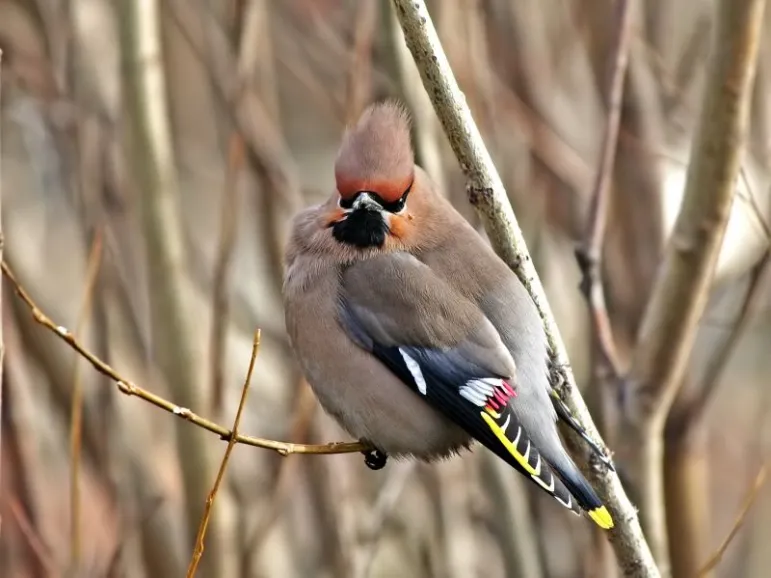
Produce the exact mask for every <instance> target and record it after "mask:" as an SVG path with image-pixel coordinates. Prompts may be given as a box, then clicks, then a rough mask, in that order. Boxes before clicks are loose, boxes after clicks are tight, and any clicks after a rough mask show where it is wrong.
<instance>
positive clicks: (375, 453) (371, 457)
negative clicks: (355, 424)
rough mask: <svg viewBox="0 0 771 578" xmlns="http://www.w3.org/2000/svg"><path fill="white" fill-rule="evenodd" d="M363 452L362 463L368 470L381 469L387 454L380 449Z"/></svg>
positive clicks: (386, 459)
mask: <svg viewBox="0 0 771 578" xmlns="http://www.w3.org/2000/svg"><path fill="white" fill-rule="evenodd" d="M361 453H362V454H364V463H365V464H366V466H367V467H368V468H369V469H370V470H382V469H383V468H384V467H385V465H386V462H387V461H388V454H387V453H385V452H382V451H380V450H367V451H365V452H361Z"/></svg>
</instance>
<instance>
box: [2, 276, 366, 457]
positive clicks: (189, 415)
mask: <svg viewBox="0 0 771 578" xmlns="http://www.w3.org/2000/svg"><path fill="white" fill-rule="evenodd" d="M2 270H3V274H4V275H5V276H6V278H7V279H8V281H10V283H11V285H12V286H13V288H14V290H15V291H16V293H17V295H18V296H19V297H20V298H21V300H22V301H23V302H24V304H25V305H26V306H27V307H28V308H29V310H30V312H31V313H32V317H33V319H34V320H35V321H36V322H37V323H39V324H40V325H42V326H43V327H45V328H46V329H48V330H49V331H51V332H52V333H53V334H54V335H56V336H57V337H58V338H59V339H61V340H62V341H64V342H65V343H66V344H67V345H69V346H70V347H71V348H72V349H74V350H75V351H77V352H78V353H79V354H80V355H81V356H82V357H84V358H85V359H86V361H88V362H89V363H90V364H91V365H92V367H93V368H94V369H95V370H96V371H98V372H99V373H101V374H102V375H105V376H106V377H109V378H110V379H111V380H112V381H114V382H115V385H116V386H117V388H118V390H119V391H120V392H121V393H123V394H125V395H130V396H136V397H138V398H139V399H141V400H143V401H146V402H148V403H150V404H152V405H154V406H155V407H158V408H160V409H162V410H165V411H167V412H169V413H171V414H174V415H175V416H177V417H178V418H180V419H183V420H185V421H188V422H190V423H192V424H194V425H196V426H198V427H199V428H201V429H205V430H207V431H210V432H212V433H215V434H217V435H218V436H220V438H221V439H223V440H225V441H229V440H230V439H231V438H235V440H236V443H239V444H244V445H247V446H254V447H258V448H263V449H267V450H273V451H274V452H276V453H278V454H280V455H282V456H288V455H290V454H349V453H356V452H362V451H366V450H368V449H371V448H370V447H369V446H367V445H366V444H363V443H360V442H332V443H328V444H318V445H312V444H293V443H290V442H281V441H275V440H269V439H265V438H258V437H252V436H247V435H243V434H240V433H238V434H236V435H235V436H234V435H233V431H232V430H231V429H228V428H226V427H224V426H222V425H220V424H218V423H215V422H213V421H211V420H208V419H206V418H204V417H201V416H199V415H198V414H196V413H193V412H192V411H191V410H190V409H189V408H186V407H181V406H179V405H177V404H176V403H173V402H171V401H168V400H167V399H164V398H163V397H161V396H159V395H156V394H154V393H152V392H150V391H147V390H146V389H143V388H141V387H139V386H138V385H136V384H135V383H133V382H132V381H130V380H128V379H126V378H125V377H123V376H122V375H120V374H119V373H118V372H117V371H116V370H115V369H113V368H112V367H111V366H110V365H108V364H107V363H105V362H104V361H102V360H101V359H100V358H99V357H97V356H96V355H94V354H93V353H91V352H90V351H89V350H88V349H86V348H85V347H84V346H83V345H82V344H81V343H80V341H78V340H77V339H76V338H75V336H74V335H73V334H72V333H71V332H70V331H69V330H68V329H67V328H66V327H63V326H61V325H57V324H56V323H54V322H53V321H52V320H51V318H50V317H48V316H47V315H46V314H45V313H43V311H42V310H41V309H40V308H39V307H38V306H37V304H36V303H35V302H34V301H33V300H32V298H31V297H30V295H29V293H27V291H26V290H25V289H24V288H23V287H22V286H21V285H20V284H19V282H18V281H17V280H16V277H15V276H14V274H13V272H12V271H11V269H10V267H8V264H7V263H6V262H5V261H3V263H2Z"/></svg>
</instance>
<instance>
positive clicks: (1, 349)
mask: <svg viewBox="0 0 771 578" xmlns="http://www.w3.org/2000/svg"><path fill="white" fill-rule="evenodd" d="M2 77H3V49H2V48H0V79H2ZM2 95H3V84H2V80H0V102H2V100H1V97H2ZM0 125H2V123H0ZM2 136H3V131H2V129H1V128H0V143H1V142H2V140H3V139H2ZM2 183H3V150H2V147H0V261H2V259H3V245H4V243H5V237H4V236H3V226H2V214H3V211H2V205H3V200H2V199H3V185H2ZM2 289H3V284H2V283H0V311H1V310H2V305H3V291H2ZM4 357H5V342H4V341H3V324H2V323H0V415H3V367H4V365H5V364H4V363H3V358H4ZM2 448H3V428H2V427H0V479H2V463H3V459H2V458H3V452H2ZM2 528H3V517H2V515H1V514H0V530H2Z"/></svg>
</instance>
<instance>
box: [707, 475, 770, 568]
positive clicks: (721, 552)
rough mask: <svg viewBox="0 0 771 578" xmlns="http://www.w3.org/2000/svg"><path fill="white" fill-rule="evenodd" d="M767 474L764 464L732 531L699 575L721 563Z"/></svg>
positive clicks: (745, 499)
mask: <svg viewBox="0 0 771 578" xmlns="http://www.w3.org/2000/svg"><path fill="white" fill-rule="evenodd" d="M767 474H768V467H767V466H765V465H764V466H763V467H762V468H760V471H759V472H758V475H757V476H755V481H754V482H753V484H752V488H750V490H749V492H748V493H747V496H746V497H745V498H744V503H743V504H742V508H741V510H739V513H738V514H737V516H736V520H734V525H733V526H732V527H731V531H730V532H728V535H727V536H726V537H725V539H724V540H723V543H722V544H720V546H719V547H718V549H717V550H716V551H715V553H714V554H712V556H710V557H709V560H708V561H707V563H706V564H705V565H704V567H703V568H702V569H701V570H700V571H699V577H702V576H706V575H707V574H709V573H710V572H712V570H714V569H715V567H717V565H718V564H720V560H722V559H723V555H724V554H725V552H726V550H728V546H730V545H731V542H732V541H733V539H734V538H735V537H736V534H738V533H739V530H740V529H741V527H742V524H744V520H745V519H746V518H747V514H749V512H750V508H752V504H753V503H754V502H755V498H757V497H758V494H759V493H760V490H761V488H762V487H763V485H764V484H765V483H766V477H767Z"/></svg>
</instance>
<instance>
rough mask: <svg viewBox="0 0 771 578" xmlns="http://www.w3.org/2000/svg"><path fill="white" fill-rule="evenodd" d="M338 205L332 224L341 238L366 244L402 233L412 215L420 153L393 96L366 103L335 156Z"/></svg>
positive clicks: (380, 243)
mask: <svg viewBox="0 0 771 578" xmlns="http://www.w3.org/2000/svg"><path fill="white" fill-rule="evenodd" d="M335 181H336V184H337V192H336V195H337V210H336V211H335V215H334V217H333V218H332V219H331V220H330V222H329V226H330V227H331V228H332V234H333V236H334V238H335V240H336V241H338V242H339V243H344V244H345V245H348V246H352V247H358V248H362V249H366V248H380V247H383V246H384V245H385V244H386V243H387V241H388V239H389V237H395V238H397V239H398V238H400V237H401V236H402V234H403V233H404V232H405V231H406V230H407V229H408V223H409V221H410V220H412V218H413V217H412V214H411V212H410V208H409V197H410V195H411V194H413V195H414V194H415V190H414V186H413V185H414V183H415V158H414V154H413V152H412V145H411V143H410V120H409V117H408V116H407V113H406V111H405V110H404V108H403V107H402V106H401V105H399V104H397V103H395V102H392V101H386V102H382V103H378V104H374V105H372V106H370V107H369V108H367V109H366V110H365V111H364V113H363V114H362V115H361V117H360V118H359V120H358V122H357V123H356V124H355V125H354V126H352V127H350V128H349V129H348V130H347V131H346V133H345V136H344V137H343V142H342V145H341V146H340V151H339V152H338V154H337V160H336V161H335Z"/></svg>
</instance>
